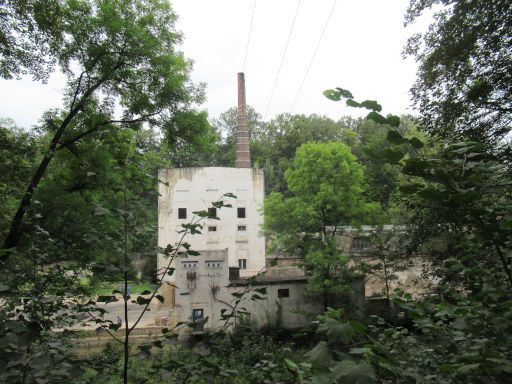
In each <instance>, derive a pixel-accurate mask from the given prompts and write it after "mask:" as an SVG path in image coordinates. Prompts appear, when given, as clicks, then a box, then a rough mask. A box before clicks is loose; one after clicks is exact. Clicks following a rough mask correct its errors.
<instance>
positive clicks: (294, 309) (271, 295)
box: [228, 281, 323, 329]
mask: <svg viewBox="0 0 512 384" xmlns="http://www.w3.org/2000/svg"><path fill="white" fill-rule="evenodd" d="M306 285H307V282H306V281H290V282H279V283H272V284H261V285H260V284H258V285H254V287H253V288H254V289H258V288H263V287H266V288H267V294H266V295H264V299H263V300H251V299H250V298H251V294H248V295H246V297H245V299H243V300H242V302H241V303H240V305H239V306H240V307H244V308H246V309H247V312H249V313H250V318H251V320H252V321H254V323H255V324H256V325H258V326H260V327H261V326H263V325H266V324H272V323H273V324H279V325H280V326H282V327H283V328H287V329H295V328H300V327H304V326H306V325H307V324H308V323H309V322H311V321H312V320H314V318H315V317H316V315H318V314H320V313H322V312H323V306H322V305H321V304H320V303H319V302H318V301H314V300H312V299H311V298H309V297H308V295H307V292H306ZM244 289H245V287H228V292H229V293H230V294H231V293H233V292H243V290H244ZM280 289H287V290H288V292H289V297H281V298H280V297H279V296H278V291H279V290H280Z"/></svg>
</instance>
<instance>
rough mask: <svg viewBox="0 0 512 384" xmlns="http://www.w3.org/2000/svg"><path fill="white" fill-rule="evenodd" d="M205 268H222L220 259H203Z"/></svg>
mask: <svg viewBox="0 0 512 384" xmlns="http://www.w3.org/2000/svg"><path fill="white" fill-rule="evenodd" d="M205 264H206V268H208V269H220V268H222V261H219V260H208V261H205Z"/></svg>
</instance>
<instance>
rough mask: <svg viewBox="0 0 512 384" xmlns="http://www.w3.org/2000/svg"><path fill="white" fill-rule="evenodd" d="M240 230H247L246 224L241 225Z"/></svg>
mask: <svg viewBox="0 0 512 384" xmlns="http://www.w3.org/2000/svg"><path fill="white" fill-rule="evenodd" d="M238 230H239V231H247V227H246V226H245V225H239V226H238Z"/></svg>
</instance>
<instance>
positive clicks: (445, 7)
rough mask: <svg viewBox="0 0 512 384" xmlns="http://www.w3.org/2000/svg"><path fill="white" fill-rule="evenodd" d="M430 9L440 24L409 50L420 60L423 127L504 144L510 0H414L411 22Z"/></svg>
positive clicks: (509, 98) (511, 101)
mask: <svg viewBox="0 0 512 384" xmlns="http://www.w3.org/2000/svg"><path fill="white" fill-rule="evenodd" d="M430 8H433V10H434V12H435V18H434V20H435V21H434V23H433V24H432V25H431V26H430V28H429V29H428V30H427V31H426V32H425V33H423V34H417V35H414V36H413V37H411V38H410V40H409V43H408V45H407V47H406V50H405V53H406V54H409V55H412V56H413V57H415V58H416V60H417V61H418V64H419V70H418V77H417V80H416V84H415V85H414V87H413V88H412V95H413V100H414V103H415V105H416V107H417V108H418V110H419V112H420V119H421V122H422V126H423V128H424V129H426V130H427V131H428V132H431V133H434V134H439V135H440V136H443V137H447V138H454V139H457V138H461V137H466V138H467V139H469V140H474V141H481V142H485V143H487V144H491V145H496V146H498V147H501V146H502V145H503V144H505V142H506V141H508V139H507V137H506V136H507V135H508V133H509V130H510V114H511V112H512V88H511V87H512V85H511V84H512V77H511V76H512V71H511V70H510V68H511V65H512V56H511V53H510V52H511V51H512V41H511V39H510V36H511V35H512V23H511V22H510V20H511V19H512V7H510V2H509V1H507V0H469V1H461V0H433V1H426V0H413V1H411V4H410V6H409V10H408V12H407V15H406V22H407V23H412V22H413V21H414V20H416V18H418V17H419V16H420V15H422V14H423V13H425V12H426V11H428V10H429V9H430ZM502 150H504V151H506V152H507V153H509V149H508V145H506V146H505V147H504V148H502ZM507 156H508V155H507Z"/></svg>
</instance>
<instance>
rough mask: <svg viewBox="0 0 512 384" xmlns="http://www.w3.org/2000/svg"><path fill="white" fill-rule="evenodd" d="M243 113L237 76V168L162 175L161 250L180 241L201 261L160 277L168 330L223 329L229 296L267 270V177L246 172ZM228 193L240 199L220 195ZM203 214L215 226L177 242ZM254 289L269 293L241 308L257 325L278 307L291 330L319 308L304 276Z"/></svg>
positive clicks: (181, 261)
mask: <svg viewBox="0 0 512 384" xmlns="http://www.w3.org/2000/svg"><path fill="white" fill-rule="evenodd" d="M245 109H246V103H245V79H244V74H243V73H239V74H238V130H237V144H236V167H235V168H226V167H203V168H174V169H163V170H160V172H159V179H160V181H161V182H162V183H160V188H159V193H160V196H159V200H158V245H159V247H162V248H165V247H166V246H167V245H168V244H171V245H176V244H178V243H179V242H180V240H182V241H184V242H187V243H189V244H191V248H192V249H194V250H196V251H199V252H200V255H199V256H191V257H178V258H176V259H175V260H174V261H173V263H172V265H171V267H172V268H174V269H175V272H174V274H173V275H171V276H166V278H165V281H166V282H167V284H164V286H163V288H162V293H163V296H164V303H165V305H166V306H168V307H169V309H170V311H169V318H170V319H169V322H170V325H172V323H177V322H183V321H185V322H186V321H190V320H193V321H199V320H201V319H203V318H206V317H208V318H209V321H208V323H207V324H206V326H207V327H209V328H217V327H219V326H222V325H223V324H222V321H221V311H222V312H225V311H229V310H231V309H232V307H233V305H234V304H233V303H234V301H235V300H234V296H233V295H232V293H234V292H237V291H239V290H242V291H243V290H244V289H245V286H247V284H248V282H247V280H245V279H244V278H247V277H251V276H255V275H257V274H258V273H260V272H262V271H263V270H264V269H265V238H264V236H263V234H262V233H261V225H262V224H263V212H262V211H263V198H264V174H263V171H262V170H259V169H253V168H251V160H250V150H249V133H248V128H247V124H246V112H245ZM225 193H232V194H234V195H235V196H237V198H236V199H235V198H227V197H225V196H224V197H223V195H224V194H225ZM218 199H223V200H229V201H226V202H229V203H230V204H232V205H233V208H222V209H216V208H213V207H212V206H211V203H212V202H213V201H217V200H218ZM206 209H210V211H209V213H211V214H212V216H217V217H218V218H219V219H220V220H214V219H205V221H204V223H203V229H202V234H201V235H187V236H185V238H184V239H181V237H182V234H180V233H179V231H180V230H182V229H183V228H182V224H187V223H189V222H190V220H191V219H192V218H193V216H194V214H193V212H195V211H201V210H206ZM168 263H169V261H168V259H167V257H166V256H165V255H163V254H159V255H158V262H157V265H158V270H159V271H163V269H164V268H165V267H166V266H167V265H168ZM230 270H231V279H230V278H229V277H230ZM256 284H259V285H260V286H261V285H262V284H263V285H265V286H266V287H267V295H265V297H264V300H262V301H260V302H259V303H258V308H256V307H254V306H255V305H256V301H251V300H250V299H249V300H247V303H244V305H243V307H244V308H246V309H247V311H248V312H250V313H252V314H253V319H254V320H256V321H257V322H258V323H260V324H263V323H265V322H266V321H268V320H269V318H268V316H270V314H271V313H275V312H276V309H277V308H278V307H279V308H281V309H280V310H281V311H282V313H284V314H285V316H283V323H284V325H285V326H288V327H297V326H300V325H303V324H304V323H305V321H306V318H307V317H308V316H306V315H305V314H306V313H308V312H311V313H317V312H318V310H319V309H318V308H317V305H316V304H314V303H308V302H307V300H306V299H305V295H304V293H305V291H304V290H305V284H306V277H305V276H304V275H303V274H302V276H288V277H286V278H283V277H281V276H274V277H270V276H269V277H264V278H260V279H259V281H258V282H257V283H256ZM240 287H242V288H240ZM244 301H245V299H244ZM279 301H281V304H278V302H279ZM251 305H252V308H249V307H251ZM223 310H224V311H223ZM299 313H302V315H301V314H299ZM267 315H268V316H267Z"/></svg>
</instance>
